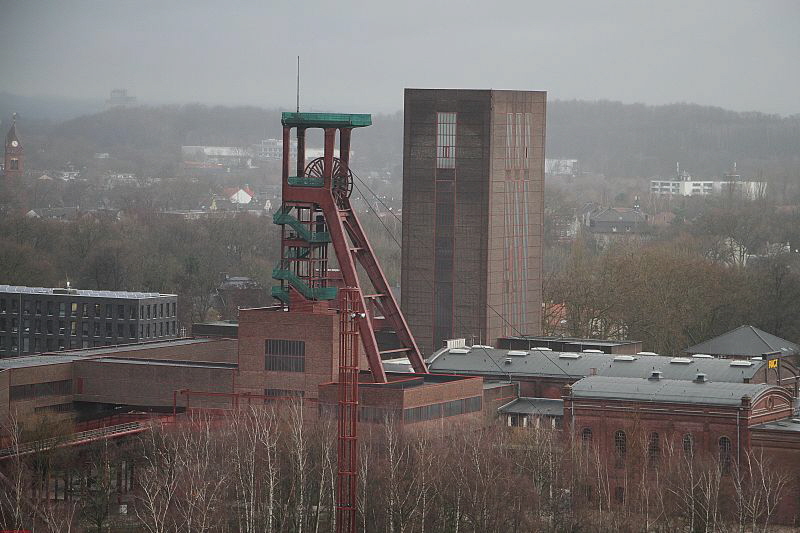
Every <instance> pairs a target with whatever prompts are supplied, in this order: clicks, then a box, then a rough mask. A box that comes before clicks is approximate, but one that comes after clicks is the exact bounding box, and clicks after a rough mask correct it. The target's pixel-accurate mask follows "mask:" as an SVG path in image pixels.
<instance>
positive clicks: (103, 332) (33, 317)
mask: <svg viewBox="0 0 800 533" xmlns="http://www.w3.org/2000/svg"><path fill="white" fill-rule="evenodd" d="M177 301H178V297H177V296H176V295H174V294H158V293H151V292H148V293H144V292H124V291H89V290H77V289H71V288H65V289H62V288H43V287H17V286H11V285H0V357H10V356H13V355H26V354H32V353H38V352H45V351H47V352H52V351H56V350H65V349H70V348H90V347H97V346H107V345H111V344H115V345H116V344H130V343H136V342H143V341H147V340H156V339H158V340H164V339H172V338H175V336H176V335H177V331H178V326H177V320H178V319H177Z"/></svg>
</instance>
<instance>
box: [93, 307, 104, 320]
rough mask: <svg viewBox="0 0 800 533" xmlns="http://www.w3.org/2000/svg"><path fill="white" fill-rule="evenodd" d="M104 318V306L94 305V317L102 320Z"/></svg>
mask: <svg viewBox="0 0 800 533" xmlns="http://www.w3.org/2000/svg"><path fill="white" fill-rule="evenodd" d="M102 316H103V306H101V305H100V304H94V317H95V318H101V317H102Z"/></svg>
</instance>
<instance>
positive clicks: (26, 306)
mask: <svg viewBox="0 0 800 533" xmlns="http://www.w3.org/2000/svg"><path fill="white" fill-rule="evenodd" d="M22 312H23V313H25V314H26V315H29V314H31V301H30V300H23V301H22Z"/></svg>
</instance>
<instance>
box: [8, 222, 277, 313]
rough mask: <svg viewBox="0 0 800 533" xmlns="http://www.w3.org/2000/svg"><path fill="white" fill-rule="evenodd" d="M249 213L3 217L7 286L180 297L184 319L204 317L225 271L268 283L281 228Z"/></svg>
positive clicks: (265, 284)
mask: <svg viewBox="0 0 800 533" xmlns="http://www.w3.org/2000/svg"><path fill="white" fill-rule="evenodd" d="M271 222H272V221H271V220H269V219H267V218H263V217H256V216H251V215H246V214H242V215H239V216H236V217H233V218H224V219H207V220H196V221H187V220H183V219H178V218H170V217H161V216H154V214H153V213H138V214H137V213H135V212H134V213H130V212H129V213H127V214H125V215H124V217H123V218H122V219H121V220H117V219H116V218H104V217H103V216H102V215H91V216H86V217H84V218H81V219H80V220H77V221H75V222H60V221H51V220H39V219H32V218H26V217H14V216H8V217H5V218H0V248H1V249H2V250H3V252H2V253H0V280H2V282H3V283H6V284H12V285H13V284H16V285H29V286H49V287H59V286H64V285H65V283H66V282H67V281H70V282H71V284H72V286H73V287H78V288H81V289H105V290H132V291H153V292H161V293H176V294H178V295H179V297H180V305H179V308H180V309H179V311H180V314H179V318H180V320H181V322H182V323H183V324H190V323H191V322H192V321H197V320H205V319H206V318H207V315H208V312H209V310H210V309H211V303H212V295H213V293H214V290H215V289H216V287H217V285H218V284H219V282H220V281H221V273H226V272H227V273H231V274H236V275H244V276H250V277H252V278H254V279H256V280H258V281H261V282H262V283H263V284H264V286H265V287H269V285H270V278H271V272H272V268H273V266H274V265H275V263H276V261H277V259H278V249H279V246H278V242H279V237H278V231H279V229H278V227H277V226H275V225H273V224H272V223H271Z"/></svg>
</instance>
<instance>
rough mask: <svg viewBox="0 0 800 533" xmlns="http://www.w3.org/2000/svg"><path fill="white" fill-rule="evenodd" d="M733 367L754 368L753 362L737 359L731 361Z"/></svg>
mask: <svg viewBox="0 0 800 533" xmlns="http://www.w3.org/2000/svg"><path fill="white" fill-rule="evenodd" d="M731 366H753V362H752V361H745V360H742V359H735V360H733V361H731Z"/></svg>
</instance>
